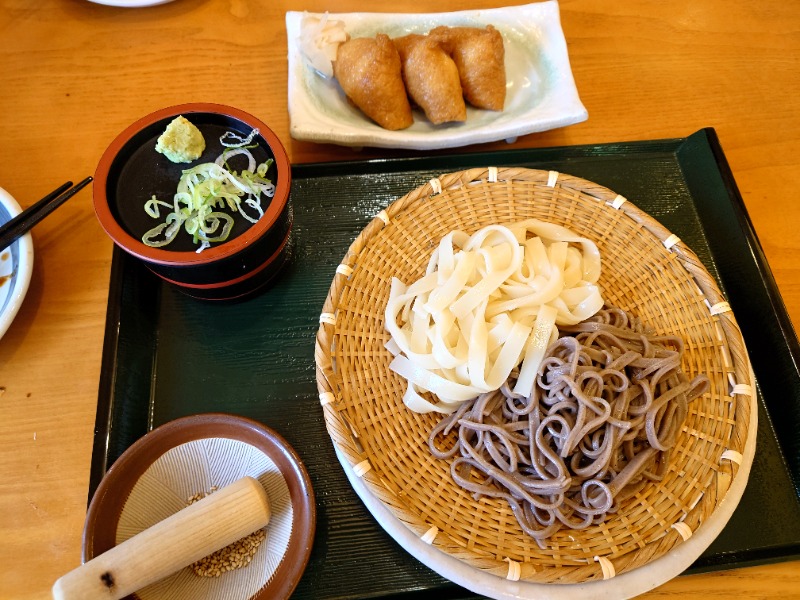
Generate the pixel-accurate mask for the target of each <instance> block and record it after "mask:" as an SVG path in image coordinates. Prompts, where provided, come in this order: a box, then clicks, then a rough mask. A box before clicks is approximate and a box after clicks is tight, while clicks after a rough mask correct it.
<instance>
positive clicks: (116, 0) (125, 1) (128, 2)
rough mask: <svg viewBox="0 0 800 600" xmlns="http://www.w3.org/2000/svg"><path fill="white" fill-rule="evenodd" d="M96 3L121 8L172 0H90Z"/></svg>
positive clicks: (165, 2)
mask: <svg viewBox="0 0 800 600" xmlns="http://www.w3.org/2000/svg"><path fill="white" fill-rule="evenodd" d="M89 2H94V3H95V4H105V5H106V6H118V7H120V8H139V7H142V6H156V5H157V4H167V3H168V2H172V0H89Z"/></svg>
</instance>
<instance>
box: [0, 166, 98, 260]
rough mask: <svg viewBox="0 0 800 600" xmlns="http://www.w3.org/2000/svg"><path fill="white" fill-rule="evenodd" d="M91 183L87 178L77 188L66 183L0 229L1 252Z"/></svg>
mask: <svg viewBox="0 0 800 600" xmlns="http://www.w3.org/2000/svg"><path fill="white" fill-rule="evenodd" d="M91 181H92V178H91V177H87V178H86V179H84V180H83V181H81V182H80V183H79V184H78V185H76V186H75V187H72V182H71V181H68V182H66V183H65V184H64V185H61V186H59V187H58V188H57V189H55V190H53V191H52V192H50V193H49V194H47V196H45V197H44V198H42V199H41V200H39V201H38V202H37V203H36V204H33V205H31V206H29V207H28V208H26V209H25V210H23V211H22V212H21V213H19V214H18V215H17V216H16V217H14V218H13V219H11V220H10V221H8V223H6V224H5V225H3V226H2V227H0V251H2V250H5V249H6V248H8V247H9V246H10V245H11V243H12V242H13V241H14V240H16V239H17V238H18V237H20V236H21V235H24V234H25V233H27V232H28V230H30V229H31V227H33V226H34V225H36V224H37V223H38V222H39V221H41V220H42V219H44V218H45V217H46V216H47V215H49V214H50V213H51V212H53V211H54V210H55V209H57V208H58V207H59V206H61V205H62V204H64V202H66V201H67V200H69V199H70V198H72V196H74V195H75V194H76V193H78V192H79V191H80V190H82V189H83V188H84V187H86V186H87V185H88V184H89V182H91ZM70 188H71V189H70Z"/></svg>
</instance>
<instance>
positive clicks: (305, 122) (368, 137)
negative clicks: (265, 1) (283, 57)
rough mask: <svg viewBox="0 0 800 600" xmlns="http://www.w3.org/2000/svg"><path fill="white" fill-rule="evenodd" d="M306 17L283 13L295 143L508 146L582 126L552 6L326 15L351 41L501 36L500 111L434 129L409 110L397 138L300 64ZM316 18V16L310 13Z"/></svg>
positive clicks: (476, 113)
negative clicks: (467, 32) (474, 31)
mask: <svg viewBox="0 0 800 600" xmlns="http://www.w3.org/2000/svg"><path fill="white" fill-rule="evenodd" d="M304 14H305V13H302V12H287V13H286V32H287V38H288V49H289V86H288V87H289V117H290V132H291V135H292V137H293V138H295V139H297V140H305V141H313V142H327V143H334V144H339V145H343V146H353V147H363V146H374V147H382V148H406V149H415V150H433V149H438V148H452V147H456V146H465V145H468V144H477V143H484V142H492V141H497V140H507V141H509V142H512V141H514V140H515V139H516V138H517V137H518V136H520V135H527V134H529V133H536V132H540V131H546V130H548V129H555V128H558V127H565V126H567V125H572V124H574V123H579V122H581V121H585V120H586V119H587V118H588V113H587V111H586V108H585V107H584V106H583V104H582V103H581V101H580V98H579V96H578V90H577V88H576V86H575V80H574V79H573V76H572V70H571V68H570V64H569V56H568V54H567V44H566V40H565V39H564V32H563V30H562V29H561V21H560V17H559V9H558V2H557V1H556V0H550V1H548V2H537V3H535V4H527V5H522V6H512V7H507V8H495V9H487V10H469V11H457V12H447V13H420V14H398V13H338V14H335V13H330V14H329V15H328V17H329V18H330V19H336V20H340V21H343V22H344V24H345V29H346V31H347V32H348V33H349V34H350V36H351V37H366V36H370V37H371V36H374V35H376V34H377V33H381V32H382V33H386V34H387V35H389V36H390V37H397V36H401V35H405V34H407V33H427V32H428V31H430V30H431V29H433V28H434V27H436V26H438V25H450V26H456V25H462V26H471V27H485V26H486V25H493V26H494V27H495V28H496V29H497V30H499V31H500V33H501V34H502V36H503V39H504V42H505V51H506V78H507V82H508V83H507V95H506V106H505V109H504V110H503V111H502V112H493V111H487V110H479V109H475V108H471V107H468V108H467V120H466V121H465V122H464V123H458V124H447V125H438V126H437V125H432V124H431V123H430V122H428V121H427V120H426V119H425V117H424V116H423V115H422V113H421V112H419V111H417V110H415V112H414V124H413V125H412V126H411V127H409V128H408V129H404V130H401V131H389V130H386V129H383V128H381V127H380V126H378V125H377V124H375V123H374V122H372V121H371V120H369V119H368V118H367V117H365V116H364V115H363V114H362V113H361V112H360V111H359V110H358V109H357V108H355V107H354V106H352V105H351V104H350V103H349V102H348V100H347V98H346V97H345V95H344V93H343V92H342V90H341V88H340V87H339V85H338V83H337V82H336V81H335V80H332V79H325V78H323V77H321V76H320V75H319V74H317V72H316V71H314V70H313V69H312V68H311V67H310V66H309V65H308V64H307V63H306V61H305V60H304V59H303V57H302V55H301V53H300V49H299V45H298V37H299V35H300V22H301V20H302V18H303V16H304ZM309 14H316V15H317V16H322V15H321V14H319V13H309Z"/></svg>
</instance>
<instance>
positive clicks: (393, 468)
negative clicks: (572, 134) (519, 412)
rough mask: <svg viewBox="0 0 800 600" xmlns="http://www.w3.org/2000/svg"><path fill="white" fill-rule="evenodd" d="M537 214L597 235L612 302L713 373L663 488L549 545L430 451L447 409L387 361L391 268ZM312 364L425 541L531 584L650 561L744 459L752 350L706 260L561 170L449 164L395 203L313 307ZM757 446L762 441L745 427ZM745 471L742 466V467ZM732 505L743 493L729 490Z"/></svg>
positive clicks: (630, 207) (351, 444)
mask: <svg viewBox="0 0 800 600" xmlns="http://www.w3.org/2000/svg"><path fill="white" fill-rule="evenodd" d="M529 218H536V219H541V220H545V221H550V222H553V223H557V224H560V225H564V226H567V227H569V228H571V229H572V230H574V231H575V232H577V233H578V234H580V235H581V236H585V237H588V238H590V239H592V240H593V241H595V242H596V243H597V245H598V247H599V248H600V251H601V255H602V261H603V264H602V275H601V278H600V284H601V285H602V289H603V294H604V298H605V300H606V303H607V304H611V305H616V306H619V307H621V308H624V309H626V310H630V311H632V312H633V313H635V314H637V315H639V316H640V317H641V318H642V319H643V320H644V321H645V323H646V324H648V325H649V326H650V327H652V328H653V329H655V330H656V331H657V332H659V333H672V334H677V335H680V336H681V337H682V338H683V339H684V341H685V343H686V348H685V353H684V361H683V365H682V367H683V370H684V372H685V373H686V374H687V375H688V376H689V377H690V378H691V377H694V375H696V374H698V373H705V374H706V375H707V376H708V377H709V379H710V380H711V387H710V390H709V392H707V393H706V394H704V395H703V396H702V397H700V398H698V399H696V400H695V401H694V402H693V403H692V404H691V405H690V409H689V414H688V416H687V418H686V421H685V424H684V426H683V429H682V431H681V433H680V436H679V438H678V441H677V444H676V446H675V449H674V451H673V453H672V457H671V460H670V467H669V469H668V472H667V474H666V476H665V478H664V480H663V481H662V482H660V483H653V484H648V486H646V487H645V488H644V489H643V490H642V491H641V492H639V493H638V494H636V495H635V496H633V497H632V498H630V499H629V500H627V501H625V502H624V503H623V505H622V506H621V508H620V510H619V511H618V512H616V513H614V514H610V515H609V517H608V518H607V520H606V521H605V522H604V523H602V524H599V525H594V526H591V527H589V528H588V529H585V530H581V531H573V530H570V529H562V530H561V531H559V532H557V533H556V534H554V535H553V536H552V537H551V538H550V539H549V542H548V543H547V544H546V547H545V548H544V549H542V548H540V547H539V546H538V545H537V543H536V542H535V541H534V540H533V539H532V538H530V537H529V536H527V535H525V534H524V533H523V531H522V530H521V528H520V527H519V525H518V524H517V522H516V520H515V519H514V516H513V514H512V512H511V510H510V508H509V507H508V505H507V503H506V502H505V501H504V500H499V499H490V498H483V499H481V500H479V501H476V500H474V499H473V498H472V496H471V495H470V494H469V493H468V492H466V491H464V490H463V489H461V488H459V487H458V486H457V485H456V484H455V483H454V482H453V481H452V479H451V477H450V473H449V464H448V462H447V461H441V460H438V459H436V458H434V457H433V456H432V455H431V454H430V452H429V450H428V447H427V438H428V434H429V432H430V430H431V429H432V427H433V426H434V424H435V423H436V422H437V421H438V419H439V418H440V417H439V416H438V415H434V414H417V413H414V412H412V411H410V410H409V409H407V408H406V407H405V406H404V405H403V402H402V396H403V392H404V389H405V382H404V381H403V380H402V379H401V378H400V377H399V376H397V375H396V374H395V373H393V372H392V371H390V370H389V368H388V365H389V363H390V362H391V359H392V355H391V354H390V353H389V351H387V350H386V349H385V348H384V344H385V343H386V341H387V340H388V339H389V334H388V333H387V332H386V330H385V328H384V310H385V307H386V302H387V300H388V297H389V288H390V283H391V279H392V278H393V277H397V278H399V279H400V280H401V281H403V282H405V283H410V282H412V281H414V280H416V279H417V278H419V277H420V276H421V275H422V274H424V269H425V266H426V264H427V262H428V259H429V257H430V254H431V252H432V251H433V249H434V248H435V247H436V246H437V244H438V243H439V240H440V239H441V238H442V237H443V236H444V235H446V234H447V233H449V232H450V231H451V230H453V229H460V230H462V231H465V232H467V233H473V232H475V231H477V230H478V229H480V228H482V227H484V226H486V225H489V224H506V223H512V222H515V221H519V220H523V219H529ZM315 360H316V365H317V386H318V389H319V393H320V402H321V404H322V410H323V411H324V416H325V422H326V426H327V429H328V432H329V434H330V436H331V438H332V440H333V443H334V445H335V446H336V448H337V449H338V450H339V451H340V454H341V455H342V456H343V457H344V458H345V459H346V460H347V461H348V462H349V464H350V465H351V466H352V467H353V470H354V472H355V473H356V475H358V476H359V477H361V478H362V479H363V481H364V482H365V484H366V486H367V488H368V489H369V490H370V492H371V493H372V494H374V495H375V496H376V497H377V498H378V499H379V500H380V501H381V502H382V503H383V504H384V505H385V506H386V507H388V509H389V510H390V511H391V513H393V514H394V516H395V517H397V519H399V520H400V521H401V522H402V523H404V524H405V525H406V526H407V527H408V528H410V529H411V531H412V532H414V533H415V534H416V535H417V536H419V537H420V538H422V539H423V540H424V541H425V542H427V543H430V544H432V545H433V546H434V547H436V548H438V549H439V550H441V551H443V552H445V553H447V554H449V555H451V556H453V557H456V558H458V559H459V560H461V561H463V562H465V563H467V564H468V565H470V566H471V567H473V568H475V569H479V570H481V571H484V572H489V573H492V574H495V575H497V576H498V577H501V578H507V579H515V580H516V579H519V580H521V581H529V582H535V583H561V584H569V583H582V582H588V581H594V580H602V579H608V578H609V577H613V576H614V575H615V574H619V573H623V572H626V571H630V570H632V569H635V568H637V567H641V566H643V565H646V564H648V563H650V562H651V561H653V560H655V559H657V558H658V557H660V556H662V555H664V554H665V553H667V552H669V551H670V550H671V549H673V548H675V547H676V545H678V544H680V543H682V542H683V541H684V540H686V539H688V538H689V537H690V536H691V535H692V534H693V532H695V531H696V530H697V528H698V527H700V526H701V525H702V524H703V523H704V522H705V521H707V520H708V519H709V518H710V517H711V515H712V514H713V513H714V511H715V510H716V508H717V507H718V506H719V504H720V503H721V502H722V501H723V500H724V499H725V496H726V492H727V491H728V489H729V487H730V485H731V482H732V481H733V479H734V478H736V476H737V473H738V472H739V471H740V470H741V471H742V476H743V477H746V476H747V473H748V471H749V463H748V464H747V465H744V466H743V465H742V457H743V453H745V445H746V443H747V442H748V437H751V436H755V434H756V432H755V430H754V429H753V428H752V424H751V421H750V418H751V411H755V410H756V405H755V402H756V398H755V393H754V389H755V387H754V382H753V376H752V371H751V368H750V363H749V359H748V356H747V353H746V349H745V347H744V341H743V339H742V336H741V333H740V331H739V328H738V326H737V324H736V321H735V318H734V315H733V313H732V312H731V310H730V306H729V305H728V304H727V302H725V299H724V298H723V295H722V293H721V292H720V290H719V288H718V286H717V284H716V282H715V280H714V279H713V278H712V277H711V275H710V274H709V273H708V272H707V270H706V269H705V268H704V266H703V265H702V264H701V262H700V261H699V260H698V258H697V256H696V255H695V254H694V253H693V252H692V251H691V250H690V249H689V248H688V247H687V246H686V245H685V244H684V243H683V242H681V241H680V240H679V239H678V238H677V237H676V236H674V235H672V234H671V233H670V232H669V231H668V230H666V229H665V228H664V227H663V226H662V225H660V224H659V223H658V222H656V221H655V220H654V219H653V218H652V217H650V216H648V215H647V214H645V213H644V212H643V211H642V210H640V209H639V208H637V207H636V206H635V205H634V204H633V203H632V202H629V201H627V200H626V199H625V198H623V197H622V196H620V195H618V194H616V193H614V192H613V191H611V190H609V189H607V188H605V187H602V186H600V185H597V184H595V183H592V182H589V181H586V180H584V179H580V178H577V177H573V176H569V175H566V174H562V173H557V172H554V171H549V172H548V171H540V170H531V169H524V168H493V167H490V168H488V169H487V168H478V169H471V170H466V171H461V172H457V173H451V174H447V175H442V176H440V177H438V178H436V179H433V180H431V181H430V182H428V183H426V184H425V185H422V186H420V187H419V188H417V189H415V190H413V191H411V192H410V193H408V194H407V195H405V196H403V197H402V198H400V199H398V200H396V201H395V202H394V203H392V204H391V205H390V206H388V207H387V208H386V210H384V211H382V212H381V213H380V214H379V215H378V216H377V217H375V218H374V219H373V220H372V221H371V222H370V223H369V224H368V225H367V226H366V228H365V229H364V230H363V231H362V232H361V234H360V235H359V236H358V237H357V238H356V240H355V241H354V242H353V243H352V245H351V247H350V249H349V250H348V252H347V254H346V255H345V257H344V259H343V260H342V262H341V264H340V265H339V267H338V268H337V269H336V274H335V276H334V279H333V283H332V285H331V288H330V291H329V294H328V297H327V299H326V301H325V305H324V307H323V310H322V314H321V315H320V326H319V330H318V334H317V339H316V351H315ZM749 441H750V443H751V444H752V443H753V441H754V440H753V439H752V438H751V439H750V440H749ZM743 467H746V468H743ZM732 501H733V502H738V497H737V498H734V499H733V500H732Z"/></svg>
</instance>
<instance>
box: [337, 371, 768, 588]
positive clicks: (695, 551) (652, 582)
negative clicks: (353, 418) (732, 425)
mask: <svg viewBox="0 0 800 600" xmlns="http://www.w3.org/2000/svg"><path fill="white" fill-rule="evenodd" d="M750 381H751V382H753V381H754V375H753V373H752V372H751V373H750ZM757 427H758V411H757V410H752V411H750V423H749V424H748V431H756V429H757ZM755 449H756V436H755V435H751V436H748V439H747V444H746V446H745V448H744V452H743V458H742V464H741V465H740V466H739V470H738V471H737V473H736V477H735V478H734V480H733V482H732V483H731V487H730V488H729V489H728V491H727V494H726V496H725V500H724V502H721V503H720V504H719V506H718V507H717V508H716V510H715V511H714V512H713V513H712V514H711V516H710V517H709V518H708V519H707V520H706V521H705V522H704V523H703V524H702V525H700V527H698V529H697V530H696V531H695V532H694V534H693V535H692V536H691V537H690V538H689V539H688V540H686V541H685V542H683V543H681V544H678V545H677V546H676V547H675V548H674V549H673V550H671V551H670V552H668V553H667V554H665V555H663V556H661V557H660V558H657V559H656V560H654V561H652V562H649V563H647V564H646V565H644V566H642V567H639V568H638V569H633V570H631V571H627V572H625V573H621V574H620V575H617V576H615V577H612V578H611V579H606V580H602V581H590V582H586V583H574V584H546V583H532V582H526V581H510V580H508V579H502V578H500V577H497V576H495V575H492V574H491V573H485V572H483V571H479V570H477V569H474V568H472V567H470V566H469V565H467V564H466V563H464V562H461V561H460V560H458V559H457V558H455V557H453V556H450V555H449V554H445V553H444V552H442V551H441V550H439V549H437V548H434V547H433V546H431V545H429V544H426V543H425V542H424V541H423V540H422V538H420V537H419V536H417V535H416V534H415V533H414V532H413V531H411V530H410V529H409V528H408V527H406V526H405V525H404V524H403V523H402V521H400V520H399V519H398V518H397V517H395V516H394V515H393V514H392V512H391V511H390V510H389V509H388V508H387V507H386V506H385V505H384V504H383V503H382V502H381V501H380V500H379V499H378V498H376V497H375V496H374V495H373V494H372V492H370V490H369V489H368V488H367V486H366V484H365V483H364V482H363V480H361V479H360V478H359V477H357V476H356V474H355V472H354V471H353V467H352V466H351V465H350V464H349V463H348V462H347V459H346V458H345V457H344V455H342V454H341V453H340V451H339V450H338V449H337V450H336V456H337V457H338V459H339V462H340V463H341V464H342V467H343V468H344V471H345V474H346V475H347V478H348V479H349V480H350V484H351V485H352V486H353V489H354V490H355V492H356V494H358V496H359V497H360V498H361V500H362V501H363V502H364V504H365V506H366V507H367V509H368V510H369V511H370V513H372V516H373V517H375V520H376V521H377V522H378V523H379V524H380V525H381V527H383V529H384V530H386V532H387V533H388V534H389V535H390V536H392V538H394V540H395V541H396V542H397V543H398V544H400V546H401V547H402V548H403V549H405V550H406V551H407V552H408V553H409V554H411V555H412V556H414V557H415V558H416V559H417V560H419V561H420V562H421V563H422V564H424V565H425V566H427V567H428V568H430V569H432V570H433V571H436V572H437V573H439V575H441V576H442V577H446V578H447V579H449V580H450V581H452V582H453V583H456V584H458V585H460V586H462V587H464V588H466V589H468V590H470V591H472V592H474V593H476V594H481V595H484V596H487V597H489V598H494V599H495V600H523V599H524V600H534V599H535V600H586V599H587V598H592V599H593V600H624V599H627V598H633V597H634V596H638V595H640V594H644V593H645V592H648V591H650V590H652V589H654V588H656V587H658V586H660V585H662V584H664V583H666V582H667V581H669V580H670V579H672V578H674V577H677V576H678V575H680V574H681V573H683V571H685V570H686V569H688V568H689V567H690V566H691V565H692V563H693V562H694V561H695V560H697V559H698V558H699V557H700V555H701V554H702V553H703V552H704V551H705V550H706V549H707V548H708V547H709V546H710V545H711V542H713V541H714V539H716V537H717V536H718V535H719V533H720V532H721V531H722V529H723V528H724V527H725V525H726V524H727V523H728V521H729V519H730V518H731V515H732V514H733V511H734V510H735V509H736V506H737V505H738V504H739V500H740V499H741V497H742V494H743V493H744V489H745V486H746V484H747V479H748V477H749V475H750V468H751V466H752V464H753V456H754V455H755Z"/></svg>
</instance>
